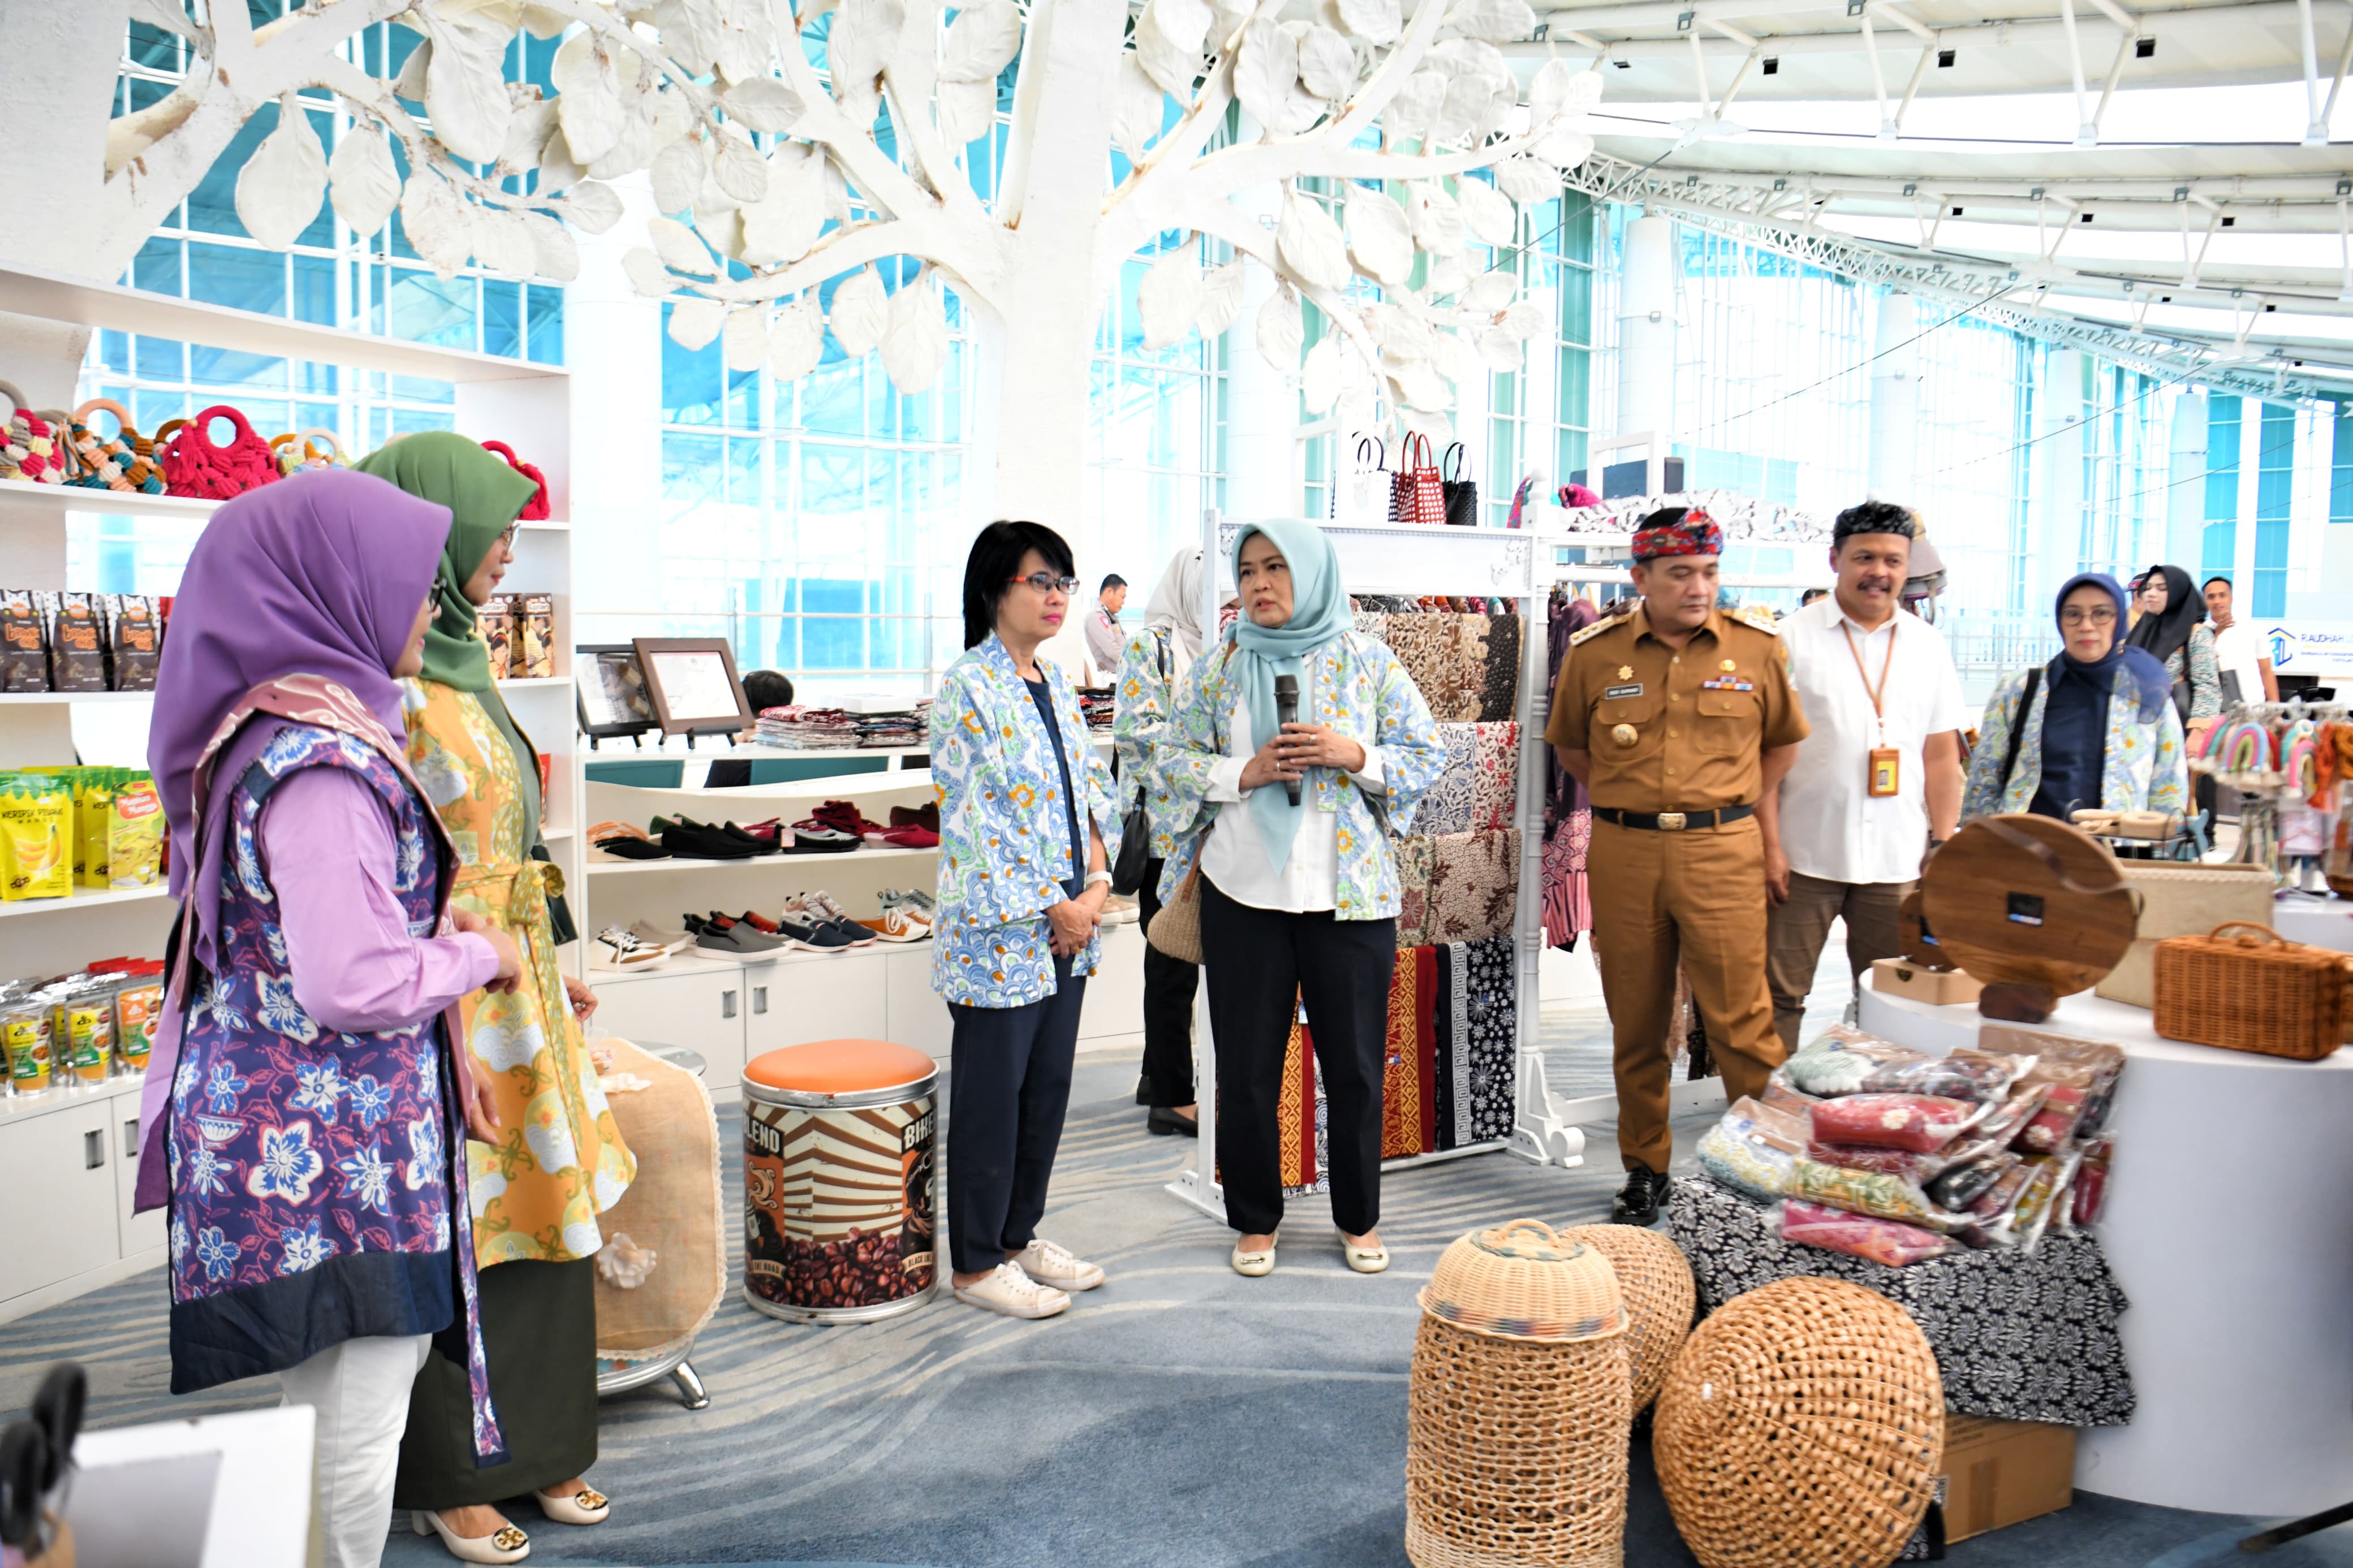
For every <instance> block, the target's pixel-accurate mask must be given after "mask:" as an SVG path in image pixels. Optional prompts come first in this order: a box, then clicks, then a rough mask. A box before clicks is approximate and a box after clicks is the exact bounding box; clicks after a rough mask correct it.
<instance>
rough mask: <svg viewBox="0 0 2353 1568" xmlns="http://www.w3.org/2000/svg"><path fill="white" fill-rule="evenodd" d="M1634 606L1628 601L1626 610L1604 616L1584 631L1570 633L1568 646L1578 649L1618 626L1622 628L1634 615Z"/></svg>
mask: <svg viewBox="0 0 2353 1568" xmlns="http://www.w3.org/2000/svg"><path fill="white" fill-rule="evenodd" d="M1633 612H1634V606H1633V604H1632V602H1631V601H1628V602H1627V603H1626V607H1625V608H1623V609H1621V610H1616V611H1613V612H1611V613H1610V614H1609V615H1606V616H1602V617H1601V618H1600V619H1599V620H1598V621H1596V622H1594V623H1593V624H1592V625H1591V626H1587V627H1586V628H1585V629H1584V630H1582V631H1578V632H1572V633H1570V634H1569V638H1568V646H1569V647H1577V646H1578V645H1579V644H1581V643H1584V642H1586V641H1588V639H1590V638H1593V637H1599V636H1600V635H1601V634H1602V633H1603V632H1606V631H1611V630H1614V629H1616V628H1617V627H1618V626H1620V624H1621V623H1622V622H1623V621H1624V620H1625V619H1626V617H1627V616H1630V615H1631V614H1633Z"/></svg>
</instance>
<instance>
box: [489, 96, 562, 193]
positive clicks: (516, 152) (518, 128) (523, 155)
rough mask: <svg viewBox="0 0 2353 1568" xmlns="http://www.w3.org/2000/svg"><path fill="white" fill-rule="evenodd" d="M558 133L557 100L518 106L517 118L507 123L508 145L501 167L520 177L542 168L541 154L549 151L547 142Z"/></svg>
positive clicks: (537, 100) (548, 99) (505, 147)
mask: <svg viewBox="0 0 2353 1568" xmlns="http://www.w3.org/2000/svg"><path fill="white" fill-rule="evenodd" d="M554 134H555V100H554V99H552V98H543V99H536V100H533V101H531V102H528V103H519V104H517V105H516V106H515V111H514V114H513V116H512V118H511V119H509V120H508V121H507V140H506V145H505V146H503V147H501V149H500V150H499V167H500V168H501V169H503V170H505V171H507V172H508V173H510V174H522V172H523V171H525V170H527V169H535V168H537V167H539V158H540V154H541V153H544V152H545V151H546V150H547V139H548V138H549V137H551V136H553V135H554Z"/></svg>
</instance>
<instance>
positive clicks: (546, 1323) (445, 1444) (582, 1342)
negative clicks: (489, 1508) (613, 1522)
mask: <svg viewBox="0 0 2353 1568" xmlns="http://www.w3.org/2000/svg"><path fill="white" fill-rule="evenodd" d="M477 1278H478V1279H479V1280H480V1283H479V1285H478V1286H477V1289H478V1290H479V1292H480V1300H481V1311H482V1350H483V1353H484V1354H485V1355H486V1356H487V1357H488V1358H489V1360H490V1363H491V1403H493V1404H494V1405H497V1406H498V1412H499V1426H500V1429H501V1431H503V1432H504V1433H505V1434H506V1439H507V1458H506V1460H505V1462H504V1463H502V1464H497V1465H491V1466H489V1467H488V1468H482V1469H477V1468H474V1402H473V1395H472V1394H471V1393H470V1391H469V1389H468V1387H467V1384H466V1369H465V1367H464V1366H463V1365H462V1364H461V1363H458V1362H453V1361H451V1360H450V1359H449V1358H448V1357H447V1356H445V1355H443V1354H442V1353H441V1352H440V1351H439V1350H438V1349H437V1350H435V1351H434V1352H432V1353H431V1354H429V1355H427V1357H426V1358H425V1364H424V1366H423V1367H421V1368H419V1369H418V1371H417V1381H416V1382H415V1383H414V1384H410V1386H409V1390H408V1426H407V1429H406V1431H404V1432H403V1433H402V1434H401V1437H400V1469H399V1471H398V1474H397V1476H396V1479H395V1480H394V1482H393V1491H392V1502H393V1506H394V1507H395V1508H411V1509H426V1508H429V1509H443V1508H470V1507H472V1506H474V1505H476V1504H478V1503H497V1502H501V1501H503V1500H506V1499H508V1498H514V1497H521V1496H522V1494H523V1493H525V1492H531V1491H538V1490H541V1489H544V1488H547V1487H552V1486H555V1485H557V1484H559V1483H561V1482H564V1481H568V1480H570V1479H572V1478H573V1477H575V1476H585V1475H586V1474H587V1473H588V1468H589V1467H590V1466H591V1465H594V1464H595V1463H596V1259H595V1258H574V1259H573V1260H572V1261H570V1262H568V1263H544V1262H541V1261H538V1260H536V1259H530V1258H516V1259H513V1260H512V1261H509V1262H506V1263H500V1264H495V1265H493V1266H491V1268H485V1269H483V1270H482V1271H481V1272H480V1275H479V1276H478V1277H477Z"/></svg>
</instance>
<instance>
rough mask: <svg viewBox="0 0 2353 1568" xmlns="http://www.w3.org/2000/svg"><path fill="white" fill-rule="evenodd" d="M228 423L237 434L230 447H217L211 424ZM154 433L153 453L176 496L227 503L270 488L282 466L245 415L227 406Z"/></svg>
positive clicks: (213, 407)
mask: <svg viewBox="0 0 2353 1568" xmlns="http://www.w3.org/2000/svg"><path fill="white" fill-rule="evenodd" d="M216 419H226V420H227V421H228V422H229V424H230V425H231V426H234V427H235V429H236V431H237V434H236V435H235V436H233V437H230V438H229V442H228V445H227V446H226V447H219V446H215V445H214V444H213V438H212V423H213V421H214V420H216ZM164 430H166V431H169V432H170V435H169V436H168V437H167V436H165V435H164V431H158V432H156V436H155V452H156V456H157V458H158V459H159V460H160V461H161V462H162V464H163V466H164V489H165V491H166V492H167V493H169V494H171V495H175V496H195V497H198V498H200V499H202V500H228V499H229V498H230V497H231V496H237V495H243V494H244V493H245V492H246V491H247V490H249V489H256V488H258V487H259V486H262V485H266V484H269V482H270V481H272V480H273V479H277V478H278V477H279V475H278V461H277V459H276V458H273V457H272V456H271V455H270V451H269V442H267V441H264V440H263V439H262V438H261V437H259V436H257V435H255V434H254V433H253V426H250V425H248V424H247V423H246V419H245V416H244V415H242V414H239V413H238V412H237V410H236V409H234V408H232V407H230V406H229V405H227V404H226V403H216V404H215V405H212V406H211V407H210V408H207V409H206V410H205V411H204V412H202V413H201V414H198V415H197V416H195V418H194V419H190V420H186V421H174V422H173V423H172V424H170V425H167V426H164Z"/></svg>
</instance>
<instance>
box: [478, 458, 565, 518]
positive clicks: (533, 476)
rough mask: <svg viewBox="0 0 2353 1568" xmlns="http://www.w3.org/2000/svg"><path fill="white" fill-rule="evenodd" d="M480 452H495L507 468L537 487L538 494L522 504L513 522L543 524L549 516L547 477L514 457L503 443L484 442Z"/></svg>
mask: <svg viewBox="0 0 2353 1568" xmlns="http://www.w3.org/2000/svg"><path fill="white" fill-rule="evenodd" d="M482 450H483V451H485V452H496V453H497V454H498V455H499V456H500V457H501V458H505V459H506V460H507V466H508V467H509V468H512V469H513V470H514V471H515V472H516V473H518V474H521V475H522V477H523V478H524V479H529V480H530V481H531V482H532V483H533V484H535V485H537V486H538V487H539V493H538V494H536V495H534V496H533V497H532V498H531V500H527V501H525V502H523V505H522V510H521V511H520V512H517V513H516V514H515V521H518V522H545V521H547V519H548V515H549V514H548V510H547V476H546V475H545V474H543V473H541V472H540V471H539V470H538V469H537V468H534V467H533V466H532V465H531V464H529V463H526V462H524V461H523V460H522V458H518V457H516V456H515V455H514V448H513V447H510V446H508V445H507V444H506V443H505V442H504V441H485V442H483V443H482Z"/></svg>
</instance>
